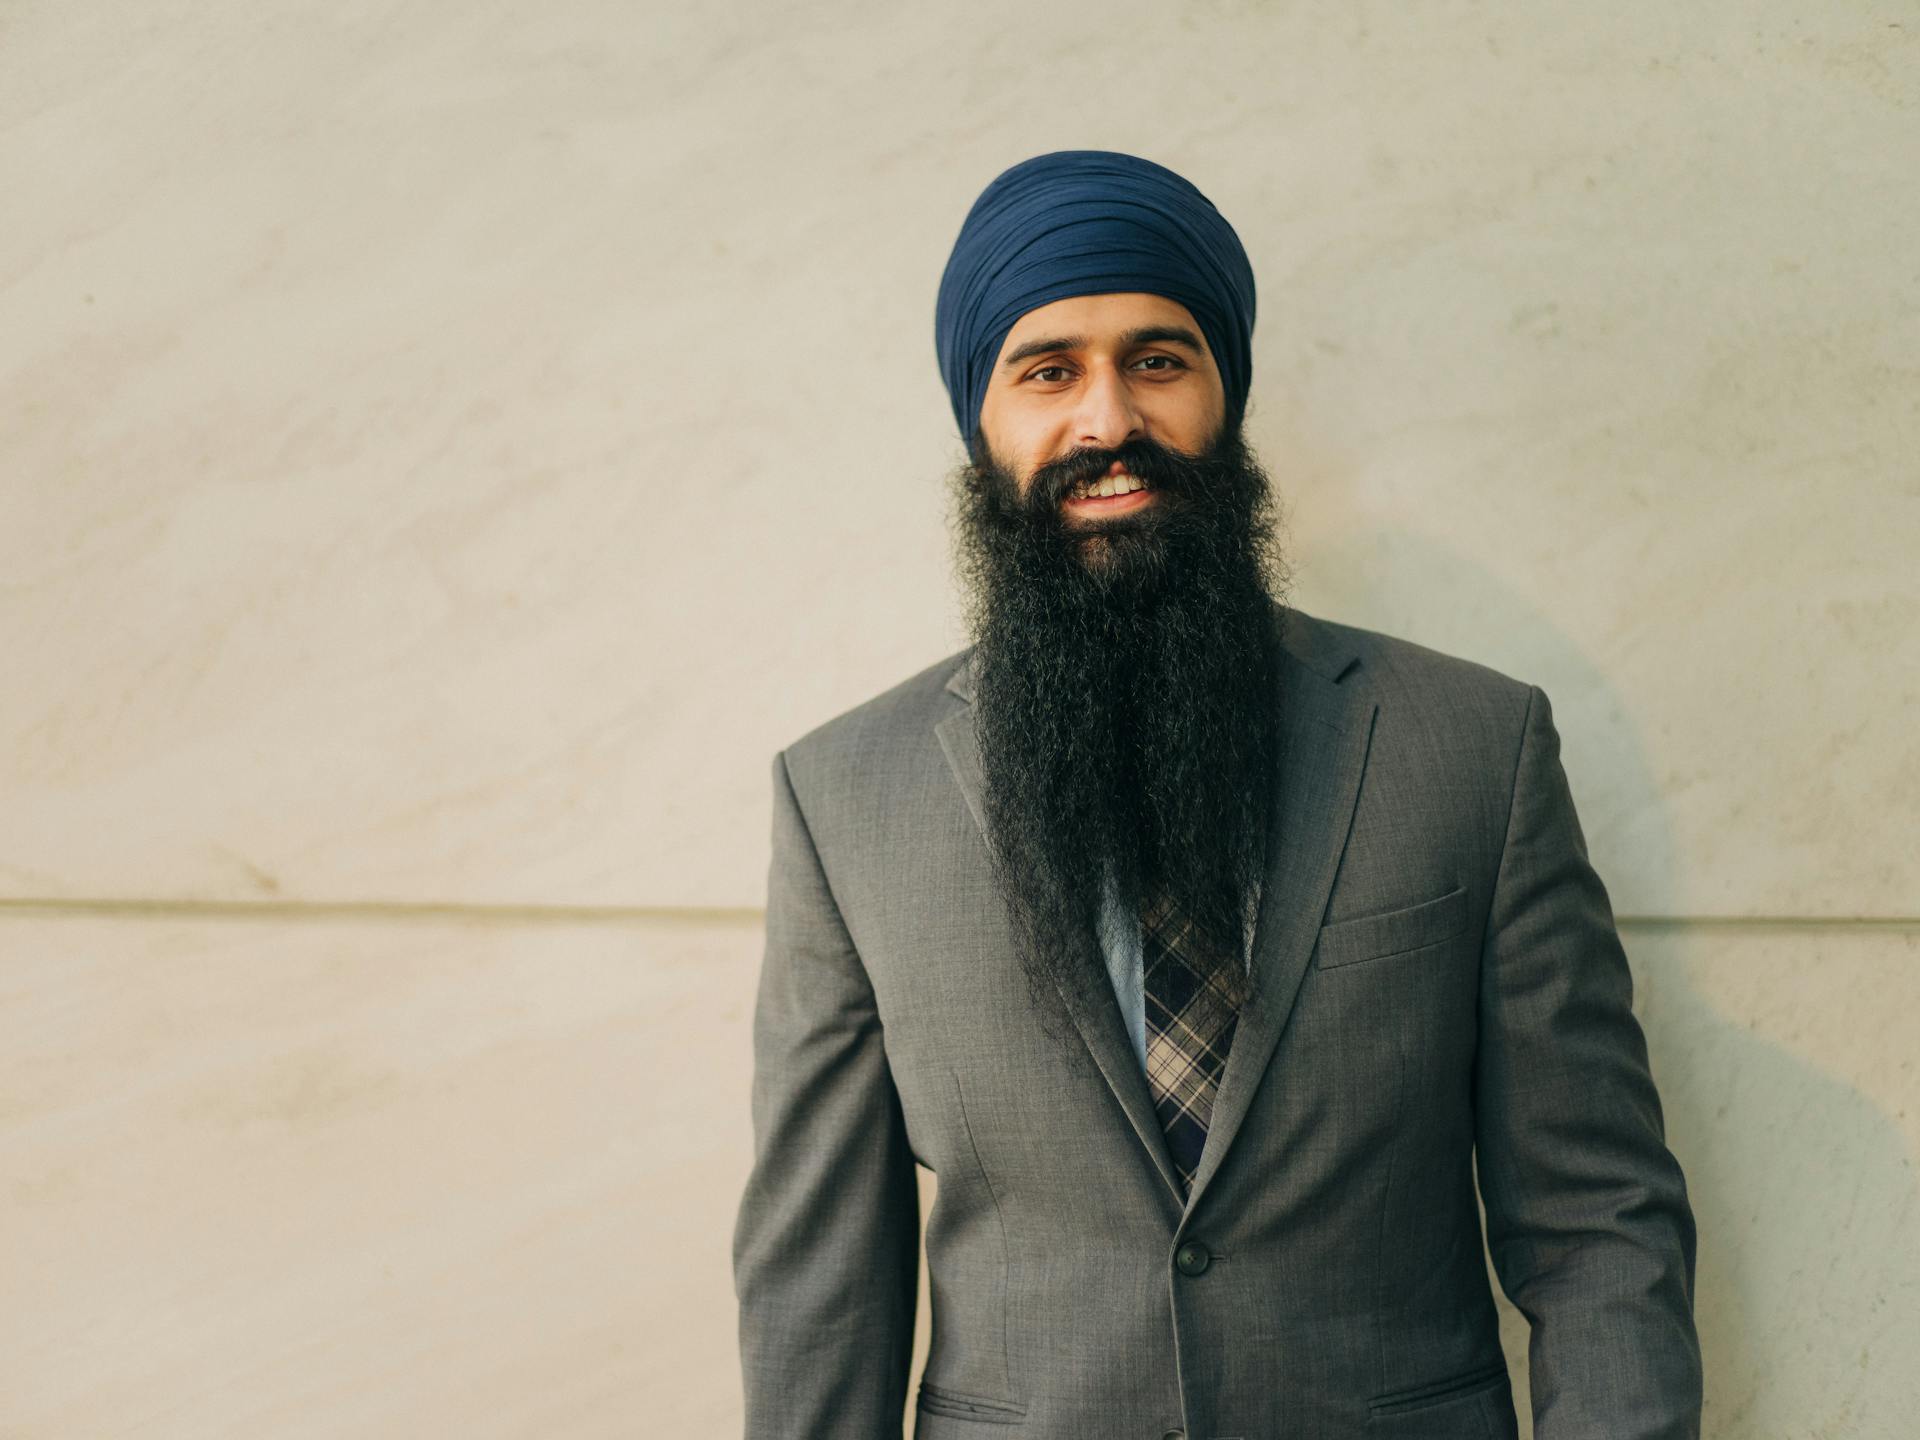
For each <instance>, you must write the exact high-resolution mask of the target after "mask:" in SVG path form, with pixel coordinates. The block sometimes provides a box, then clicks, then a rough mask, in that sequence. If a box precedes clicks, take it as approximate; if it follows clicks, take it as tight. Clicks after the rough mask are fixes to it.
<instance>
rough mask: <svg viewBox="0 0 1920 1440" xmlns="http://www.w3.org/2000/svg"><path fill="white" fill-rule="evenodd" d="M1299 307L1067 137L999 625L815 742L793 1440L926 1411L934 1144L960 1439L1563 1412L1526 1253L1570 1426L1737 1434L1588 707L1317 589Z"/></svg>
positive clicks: (993, 404) (987, 528)
mask: <svg viewBox="0 0 1920 1440" xmlns="http://www.w3.org/2000/svg"><path fill="white" fill-rule="evenodd" d="M1253 321H1254V281H1253V273H1252V270H1251V267H1250V266H1249V264H1248V261H1247V257H1246V255H1245V253H1244V251H1243V249H1242V248H1241V245H1240V241H1239V239H1238V237H1237V236H1236V235H1235V233H1234V231H1233V229H1232V227H1231V226H1230V225H1229V224H1228V223H1227V221H1226V220H1225V218H1224V217H1222V216H1221V215H1220V214H1219V212H1218V211H1217V210H1216V209H1215V207H1214V206H1213V205H1212V204H1211V203H1210V202H1209V201H1208V200H1207V199H1206V197H1205V196H1203V195H1202V194H1201V193H1200V192H1199V191H1198V190H1197V189H1195V188H1194V186H1192V185H1191V184H1190V183H1188V182H1187V181H1186V180H1184V179H1183V178H1181V177H1180V176H1178V175H1176V174H1174V173H1173V172H1172V171H1169V170H1167V169H1165V168H1163V167H1161V166H1159V165H1156V164H1153V163H1152V162H1150V161H1146V160H1143V159H1140V158H1138V157H1134V156H1130V155H1123V154H1117V153H1113V152H1107V151H1059V152H1054V153H1051V154H1047V155H1041V156H1036V157H1035V158H1033V159H1031V160H1027V161H1024V162H1022V163H1021V164H1018V165H1015V166H1014V167H1012V168H1011V169H1009V170H1007V171H1005V172H1004V173H1003V174H1001V175H1000V176H999V177H998V178H997V179H995V180H994V181H993V183H992V184H991V185H989V186H988V187H987V189H986V190H985V192H983V193H982V195H981V196H980V198H979V199H978V200H977V201H976V202H975V204H974V206H973V208H972V210H971V211H970V212H969V214H968V216H967V218H966V221H965V223H964V224H963V226H962V228H961V232H960V235H959V238H958V240H957V241H956V243H955V245H954V249H953V253H952V256H951V257H950V259H949V261H948V264H947V268H946V272H945V275H944V276H943V278H942V281H941V285H940V292H939V298H938V302H937V305H936V314H935V328H936V338H937V348H938V353H939V358H940V365H941V372H942V375H943V378H944V379H945V382H946V385H947V389H948V393H949V395H950V397H951V398H952V401H953V409H954V418H955V421H956V423H957V425H958V427H959V430H960V434H961V436H962V437H963V438H964V439H965V441H966V443H967V454H968V460H967V463H966V464H965V465H963V466H962V467H961V468H960V469H959V470H958V471H957V472H956V473H955V475H954V477H953V498H954V501H955V511H956V520H957V545H958V559H959V570H960V574H961V577H962V579H963V581H964V583H965V589H966V595H967V601H968V621H969V627H970V631H971V638H972V641H973V643H972V644H971V645H969V646H968V647H967V648H966V649H965V650H962V651H960V652H959V653H958V654H956V655H952V656H949V657H947V658H946V659H944V660H941V661H939V662H938V663H937V664H935V665H933V666H931V667H929V668H928V669H926V670H923V671H922V672H920V673H919V674H918V675H915V676H913V677H911V678H909V679H907V680H905V681H903V682H901V683H900V684H898V685H896V686H894V687H893V688H892V689H890V690H888V691H886V692H885V693H883V694H881V695H878V696H876V697H874V698H872V699H870V700H868V701H866V702H865V703H863V704H861V705H859V706H857V707H855V708H854V709H852V710H849V711H847V712H846V713H844V714H842V715H840V716H838V717H836V718H834V719H832V720H829V721H827V722H826V723H825V724H823V725H820V726H818V727H816V728H815V729H813V730H812V731H810V732H808V733H807V734H806V735H804V736H802V737H801V738H799V739H797V740H795V741H794V742H793V743H792V744H791V745H788V746H787V747H786V748H785V749H783V750H782V751H781V752H780V753H779V754H778V755H776V756H775V757H774V761H773V792H774V819H773V858H772V865H771V868H770V872H769V885H768V901H767V939H766V950H765V954H764V957H763V961H762V966H761V973H760V979H759V988H758V994H757V999H756V1006H755V1013H754V1025H753V1043H754V1079H753V1105H752V1109H753V1114H752V1119H753V1128H754V1141H755V1144H754V1161H753V1168H752V1172H751V1175H750V1176H749V1178H748V1182H747V1185H746V1189H745V1193H744V1195H743V1196H742V1199H741V1202H740V1207H739V1211H738V1216H737V1220H736V1224H735V1229H734V1237H733V1260H734V1278H735V1290H736V1294H737V1297H738V1299H739V1304H740V1345H741V1360H742V1368H743V1374H744V1378H745V1391H746V1434H747V1436H748V1437H749V1440H772V1437H775V1436H779V1437H786V1440H792V1437H808V1440H816V1437H817V1440H825V1437H829V1436H833V1437H839V1436H879V1435H896V1436H897V1435H898V1434H899V1433H900V1427H901V1422H902V1418H903V1414H904V1411H905V1408H906V1404H907V1398H908V1396H907V1388H908V1380H909V1374H910V1370H911V1358H912V1353H913V1344H912V1342H913V1323H914V1316H915V1309H916V1300H917V1280H918V1259H919V1257H918V1243H919V1239H920V1229H919V1206H918V1201H917V1187H916V1180H915V1167H916V1165H921V1166H925V1167H926V1168H928V1169H929V1170H930V1171H932V1172H934V1173H935V1174H936V1176H937V1181H936V1186H937V1188H936V1201H935V1204H934V1208H933V1210H932V1212H931V1214H930V1216H929V1219H928V1223H927V1230H926V1255H927V1266H928V1274H929V1280H930V1298H931V1314H932V1333H931V1336H930V1341H929V1348H928V1355H927V1361H926V1366H925V1371H924V1375H923V1378H922V1381H921V1383H920V1385H919V1387H918V1391H917V1394H916V1395H915V1397H914V1400H915V1410H916V1412H917V1415H916V1430H915V1433H916V1435H917V1436H918V1437H920V1440H984V1437H988V1436H1001V1435H1015V1434H1018V1435H1028V1436H1036V1437H1046V1440H1113V1437H1117V1436H1131V1437H1138V1440H1162V1437H1167V1440H1178V1437H1185V1436H1192V1437H1196V1440H1208V1437H1211V1440H1236V1437H1237V1440H1254V1437H1260V1440H1269V1437H1275V1440H1277V1437H1287V1440H1294V1437H1299V1440H1307V1437H1325V1440H1333V1437H1348V1436H1351V1437H1360V1436H1363V1435H1364V1436H1371V1437H1378V1436H1384V1435H1395V1436H1406V1437H1414V1436H1419V1437H1460V1440H1466V1437H1475V1440H1485V1437H1494V1436H1501V1437H1512V1436H1516V1435H1517V1433H1518V1427H1517V1420H1516V1414H1515V1408H1514V1401H1513V1390H1512V1386H1511V1382H1510V1379H1509V1376H1508V1372H1507V1366H1506V1363H1505V1360H1504V1358H1503V1354H1502V1350H1501V1345H1500V1336H1499V1327H1498V1319H1497V1312H1496V1309H1495V1304H1494V1299H1493V1294H1492V1290H1491V1287H1490V1284H1489V1280H1488V1275H1487V1267H1486V1265H1485V1263H1484V1259H1483V1257H1484V1256H1486V1255H1489V1254H1490V1256H1491V1259H1492V1262H1493V1268H1494V1270H1495V1271H1496V1273H1497V1275H1498V1278H1499V1282H1500V1285H1501V1287H1502V1288H1503V1290H1504V1291H1505V1293H1506V1294H1507V1296H1508V1297H1509V1298H1510V1299H1511V1300H1512V1301H1513V1302H1514V1304H1515V1305H1516V1306H1517V1307H1518V1308H1519V1309H1520V1310H1521V1312H1522V1313H1523V1314H1524V1315H1525V1317H1526V1319H1527V1320H1528V1322H1529V1323H1530V1326H1531V1336H1530V1341H1529V1351H1528V1358H1529V1371H1530V1379H1531V1394H1532V1408H1533V1420H1534V1433H1535V1435H1536V1436H1538V1437H1539V1440H1576V1437H1577V1440H1602V1437H1604V1440H1654V1437H1663V1440H1667V1437H1675V1440H1677V1437H1682V1436H1694V1435H1697V1434H1698V1429H1699V1413H1700V1403H1701V1394H1700V1382H1701V1374H1700V1353H1699V1344H1698V1340H1697V1337H1696V1333H1695V1329H1694V1324H1693V1315H1692V1292H1693V1276H1694V1252H1695V1234H1694V1222H1693V1216H1692V1212H1691V1210H1690V1208H1689V1204H1688V1200H1687V1194H1686V1185H1685V1181H1684V1178H1683V1176H1682V1173H1681V1170H1680V1167H1679V1165H1678V1163H1677V1162H1676V1161H1675V1159H1674V1157H1673V1155H1672V1154H1671V1153H1670V1151H1669V1150H1668V1149H1667V1147H1666V1144H1665V1139H1664V1128H1663V1119H1662V1112H1661V1107H1660V1102H1659V1097H1658V1094H1657V1092H1656V1089H1655V1087H1654V1084H1653V1080H1652V1076H1651V1073H1650V1070H1649V1067H1648V1060H1647V1051H1646V1044H1645V1040H1644V1036H1643V1034H1642V1032H1641V1030H1640V1027H1639V1025H1638V1023H1637V1022H1636V1020H1635V1018H1634V1016H1633V1013H1632V1009H1631V997H1632V980H1631V976H1630V973H1629V970H1628V966H1627V961H1626V957H1625V954H1624V952H1623V951H1622V949H1621V946H1620V943H1619V939H1618V935H1617V933H1616V930H1615V927H1614V923H1613V916H1612V910H1611V907H1610V903H1609V900H1608V898H1607V892H1606V889H1605V887H1604V886H1603V884H1602V883H1601V881H1600V879H1599V877H1598V876H1597V874H1596V873H1595V871H1594V870H1593V868H1592V866H1591V865H1590V863H1589V862H1588V859H1587V853H1586V845H1585V840H1584V837H1583V835H1582V832H1581V829H1580V824H1579V821H1578V818H1577V816H1576V815H1575V812H1574V807H1573V802H1572V799H1571V796H1570V793H1569V789H1568V785H1567V780H1566V775H1565V771H1564V769H1563V767H1562V765H1561V763H1560V759H1559V737H1558V734H1557V732H1556V730H1555V728H1554V724H1553V718H1552V711H1551V707H1550V706H1549V704H1548V701H1547V697H1546V695H1545V693H1544V692H1542V691H1541V690H1540V689H1539V688H1538V687H1537V686H1534V685H1531V684H1526V683H1523V682H1521V681H1517V680H1514V679H1511V678H1509V677H1508V676H1506V675H1503V674H1501V673H1499V672H1498V671H1495V670H1492V669H1489V668H1487V667H1485V666H1481V665H1478V664H1475V663H1473V662H1470V661H1467V660H1464V659H1459V658H1456V657H1452V656H1447V655H1443V654H1440V653H1438V652H1436V651H1433V650H1431V649H1428V648H1425V647H1422V646H1420V645H1416V644H1414V643H1412V642H1410V641H1406V640H1402V639H1396V638H1393V637H1390V636H1387V635H1383V634H1380V633H1378V632H1374V631H1369V630H1364V629H1360V628H1357V627H1354V626H1349V625H1342V624H1337V623H1334V622H1332V621H1328V620H1324V619H1320V618H1318V617H1314V616H1311V615H1308V614H1306V613H1305V612H1303V611H1301V610H1299V609H1297V608H1294V607H1292V606H1290V605H1288V604H1287V603H1285V597H1284V590H1285V583H1286V571H1285V565H1284V560H1283V557H1282V555H1281V553H1280V550H1279V547H1278V543H1277V539H1276V531H1277V524H1276V519H1275V515H1274V511H1273V499H1272V494H1271V488H1270V485H1269V482H1268V478H1267V476H1266V474H1265V473H1264V471H1263V470H1262V468H1261V466H1260V464H1259V463H1258V461H1257V460H1256V459H1255V458H1254V456H1253V455H1252V453H1251V451H1250V449H1249V447H1248V445H1247V442H1246V440H1245V437H1244V433H1243V427H1244V418H1245V411H1246V402H1247V396H1248V390H1249V383H1250V380H1251V371H1252V363H1251V348H1250V347H1251V338H1252V331H1253ZM1476 1161H1477V1164H1476ZM1476 1197H1477V1198H1476ZM1478 1202H1484V1205H1485V1214H1486V1226H1485V1229H1484V1231H1483V1229H1482V1225H1481V1216H1480V1210H1479V1203H1478Z"/></svg>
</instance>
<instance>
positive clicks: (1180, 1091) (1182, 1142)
mask: <svg viewBox="0 0 1920 1440" xmlns="http://www.w3.org/2000/svg"><path fill="white" fill-rule="evenodd" d="M1140 938H1141V961H1142V968H1143V972H1144V983H1145V989H1146V1020H1147V1025H1146V1030H1147V1036H1146V1038H1147V1088H1148V1090H1149V1091H1151V1092H1152V1095H1153V1105H1154V1109H1155V1110H1156V1111H1157V1112H1158V1113H1159V1116H1160V1126H1161V1128H1162V1129H1163V1130H1164V1131H1165V1132H1166V1136H1167V1150H1168V1152H1169V1154H1171V1155H1172V1157H1173V1165H1174V1169H1175V1170H1176V1171H1178V1172H1179V1175H1180V1187H1181V1191H1182V1193H1183V1194H1184V1193H1186V1192H1188V1191H1190V1190H1191V1189H1192V1188H1193V1176H1194V1172H1195V1171H1196V1170H1198V1169H1199V1168H1200V1152H1201V1150H1202V1149H1204V1148H1205V1146H1206V1143H1207V1126H1208V1124H1209V1123H1210V1122H1211V1121H1212V1119H1213V1097H1214V1094H1215V1093H1216V1092H1217V1091H1218V1090H1219V1088H1220V1075H1221V1072H1222V1071H1224V1070H1225V1069H1226V1068H1227V1050H1228V1048H1229V1047H1230V1046H1231V1045H1232V1044H1233V1031H1234V1026H1235V1025H1236V1024H1237V1023H1238V1022H1239V1019H1240V1004H1239V996H1238V994H1237V993H1235V991H1234V990H1233V988H1232V986H1233V980H1232V976H1231V975H1222V974H1220V973H1219V969H1220V967H1219V966H1218V964H1217V963H1216V964H1214V965H1202V966H1201V968H1200V969H1195V968H1194V965H1193V964H1192V963H1191V962H1193V961H1198V960H1201V959H1202V958H1203V957H1202V955H1201V954H1199V953H1197V952H1198V947H1199V946H1200V945H1201V944H1202V943H1203V941H1204V937H1203V936H1202V935H1201V934H1200V932H1199V931H1198V930H1197V929H1196V928H1195V927H1194V925H1193V924H1192V922H1191V921H1190V920H1189V919H1188V918H1187V915H1186V913H1185V912H1184V911H1183V910H1181V909H1180V908H1179V907H1178V906H1176V905H1175V904H1174V903H1173V901H1172V899H1171V897H1169V896H1167V895H1165V894H1162V895H1160V896H1159V897H1158V898H1157V899H1156V900H1153V901H1151V902H1149V904H1148V905H1147V907H1146V909H1145V910H1144V911H1143V913H1142V915H1141V926H1140ZM1209 973H1211V975H1212V978H1211V979H1207V978H1203V977H1204V976H1206V975H1208V974H1209Z"/></svg>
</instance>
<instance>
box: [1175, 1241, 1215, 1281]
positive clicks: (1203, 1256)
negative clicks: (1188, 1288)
mask: <svg viewBox="0 0 1920 1440" xmlns="http://www.w3.org/2000/svg"><path fill="white" fill-rule="evenodd" d="M1212 1261H1213V1256H1212V1255H1211V1254H1209V1253H1208V1251H1207V1247H1206V1246H1204V1245H1202V1244H1201V1243H1200V1242H1199V1241H1198V1240H1189V1241H1188V1242H1187V1243H1186V1244H1184V1245H1182V1246H1181V1247H1180V1250H1179V1253H1178V1254H1176V1255H1175V1256H1174V1257H1173V1263H1174V1264H1176V1265H1178V1266H1179V1267H1180V1273H1181V1274H1182V1275H1198V1274H1199V1273H1200V1272H1201V1271H1202V1270H1204V1269H1206V1268H1207V1266H1208V1265H1209V1264H1211V1263H1212Z"/></svg>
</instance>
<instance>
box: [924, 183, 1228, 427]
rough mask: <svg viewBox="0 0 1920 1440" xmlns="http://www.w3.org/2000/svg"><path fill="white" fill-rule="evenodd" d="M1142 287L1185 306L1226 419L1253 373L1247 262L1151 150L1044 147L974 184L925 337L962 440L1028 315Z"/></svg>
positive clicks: (1216, 215)
mask: <svg viewBox="0 0 1920 1440" xmlns="http://www.w3.org/2000/svg"><path fill="white" fill-rule="evenodd" d="M1117 291H1145V292H1147V293H1150V294H1154V295H1164V296H1166V297H1167V298H1168V299H1170V300H1177V301H1179V302H1180V303H1181V304H1182V305H1184V306H1186V307H1187V309H1188V310H1189V311H1191V312H1192V314H1193V318H1194V319H1195V320H1196V321H1197V322H1198V323H1199V325H1200V331H1201V333H1202V334H1203V335H1204V336H1205V337H1206V341H1207V348H1208V349H1210V350H1212V351H1213V363H1214V364H1215V365H1216V366H1218V367H1219V370H1220V379H1221V382H1222V384H1223V385H1224V387H1225V389H1226V393H1227V422H1228V423H1229V424H1232V423H1234V422H1235V421H1237V420H1238V419H1239V418H1240V417H1241V416H1242V415H1243V414H1244V412H1245V410H1246V403H1247V386H1248V385H1249V384H1250V383H1251V382H1252V379H1253V267H1252V266H1251V265H1249V264H1248V263H1247V252H1246V251H1245V250H1244V249H1242V248H1241V245H1240V237H1239V236H1238V235H1236V234H1234V233H1233V227H1232V226H1231V225H1229V224H1228V223H1227V221H1226V217H1225V216H1223V215H1221V213H1220V212H1219V211H1218V210H1216V209H1214V208H1213V202H1212V201H1211V200H1209V199H1207V197H1206V196H1204V195H1202V194H1201V193H1200V192H1199V191H1198V190H1197V189H1195V188H1194V186H1193V185H1192V184H1191V183H1190V182H1189V181H1187V180H1186V179H1184V178H1182V177H1181V176H1179V175H1176V174H1175V173H1174V172H1173V171H1171V170H1169V169H1167V168H1166V167H1165V166H1164V165H1156V164H1154V163H1153V162H1152V161H1151V160H1142V159H1141V158H1140V157H1139V156H1137V155H1124V154H1121V153H1120V152H1118V151H1114V150H1056V151H1054V152H1052V153H1051V154H1047V155H1036V156H1034V157H1033V158H1032V159H1031V160H1023V161H1021V162H1020V163H1019V164H1018V165H1015V166H1013V167H1012V168H1011V169H1008V170H1004V171H1002V172H1001V173H1000V175H998V176H997V177H996V178H995V179H994V181H993V183H992V184H990V185H988V186H987V188H986V189H985V190H983V191H981V192H980V198H979V199H978V200H976V201H974V202H973V208H972V209H971V210H969V211H968V212H967V218H966V221H965V223H963V224H962V225H961V227H960V237H959V239H957V240H955V241H954V244H953V254H952V255H950V256H949V257H948V258H947V268H946V272H945V273H944V274H943V275H942V276H941V277H940V297H939V300H938V301H937V302H936V304H935V306H934V321H933V325H934V343H935V345H936V347H937V349H938V351H939V355H940V376H941V378H942V379H943V380H944V381H945V382H946V386H947V394H948V396H949V397H950V398H951V399H952V401H953V418H954V422H955V423H956V424H957V425H958V426H959V427H960V434H961V435H962V436H963V437H965V438H966V440H967V441H968V443H969V444H971V443H972V441H973V434H974V430H975V429H976V428H977V427H978V425H979V423H980V401H981V399H982V398H983V397H984V396H985V395H986V393H987V377H988V376H989V375H991V374H992V372H993V362H994V361H995V360H997V359H999V358H1000V347H1001V345H1002V344H1004V343H1005V342H1006V338H1007V332H1008V331H1009V330H1011V329H1013V326H1014V322H1015V321H1017V320H1018V319H1019V318H1020V317H1021V316H1022V315H1024V314H1026V313H1027V311H1029V310H1033V309H1037V308H1038V307H1040V306H1042V305H1045V304H1048V303H1050V302H1051V301H1054V300H1064V299H1066V298H1067V297H1068V296H1072V295H1104V294H1110V293H1113V292H1117Z"/></svg>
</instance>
